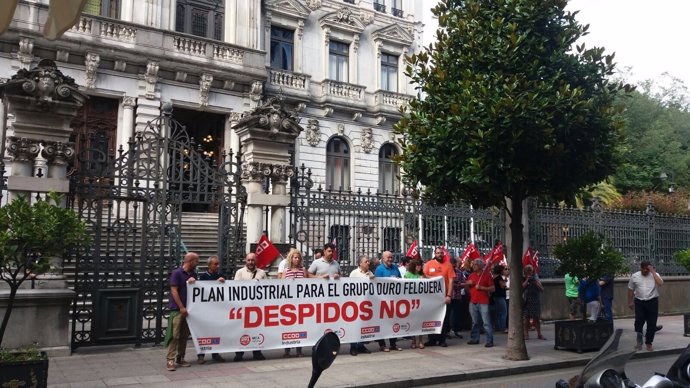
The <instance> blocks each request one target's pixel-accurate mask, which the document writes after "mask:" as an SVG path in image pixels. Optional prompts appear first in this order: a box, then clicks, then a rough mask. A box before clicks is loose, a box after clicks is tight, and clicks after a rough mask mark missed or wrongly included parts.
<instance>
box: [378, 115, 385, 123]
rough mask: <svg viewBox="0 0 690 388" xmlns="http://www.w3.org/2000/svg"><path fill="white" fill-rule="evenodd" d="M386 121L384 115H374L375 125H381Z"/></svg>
mask: <svg viewBox="0 0 690 388" xmlns="http://www.w3.org/2000/svg"><path fill="white" fill-rule="evenodd" d="M385 122H386V116H384V115H378V116H376V125H383V124H384V123H385Z"/></svg>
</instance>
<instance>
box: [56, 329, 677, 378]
mask: <svg viewBox="0 0 690 388" xmlns="http://www.w3.org/2000/svg"><path fill="white" fill-rule="evenodd" d="M659 323H660V324H663V325H664V329H663V330H662V331H661V332H659V333H658V334H657V336H656V339H655V342H654V346H655V350H654V352H652V353H651V354H650V353H648V352H646V351H642V352H641V354H640V356H652V355H655V356H660V355H668V354H680V351H681V350H682V349H684V348H685V347H686V346H687V345H688V343H689V342H690V338H686V337H684V336H683V317H682V316H668V317H661V318H660V320H659ZM632 326H633V324H632V319H619V320H616V327H620V328H625V329H628V328H630V329H632ZM543 331H544V335H545V336H546V337H547V339H548V340H547V341H541V340H536V339H531V340H529V341H527V347H528V351H529V354H530V357H531V360H529V361H520V362H511V361H505V360H503V359H502V358H501V356H502V355H503V354H504V352H505V348H504V347H505V344H506V340H507V338H506V335H505V334H497V335H496V337H495V343H496V346H495V347H494V348H491V349H487V348H484V347H483V346H482V347H474V346H470V345H467V343H466V342H467V337H468V336H467V335H466V336H465V339H462V340H461V339H454V340H450V341H449V346H448V347H447V348H439V347H433V348H426V349H423V350H419V349H415V350H412V349H409V341H402V342H401V345H402V346H403V347H404V348H405V349H404V351H402V352H390V353H381V352H378V350H375V349H376V348H377V346H376V344H369V348H370V349H371V350H372V354H360V355H358V356H357V357H352V356H350V355H349V354H348V350H349V346H347V345H345V346H343V347H341V352H340V355H339V356H338V358H337V359H336V360H335V362H334V363H333V365H332V366H331V368H330V369H328V370H326V371H325V372H324V373H323V375H322V376H321V379H320V380H319V383H318V384H317V386H321V387H347V386H360V387H361V386H370V387H405V386H419V385H428V384H443V383H452V382H462V381H467V380H471V379H480V378H487V377H498V376H506V375H515V374H522V373H527V372H535V371H540V370H541V371H543V370H550V369H556V368H568V367H574V366H579V365H584V363H586V362H587V361H588V360H589V359H590V358H591V357H592V356H593V355H594V354H595V353H583V354H577V353H576V352H572V351H565V350H554V348H553V344H554V342H553V338H554V325H553V324H546V325H544V329H543ZM463 334H467V333H463ZM305 350H306V349H305ZM265 354H266V357H267V360H266V361H251V360H247V361H244V362H239V363H234V362H226V363H223V364H218V363H214V362H211V361H209V362H207V363H206V364H205V365H197V364H196V363H193V364H192V366H191V367H190V368H178V369H177V371H175V372H168V371H166V370H165V350H164V349H163V348H162V347H145V348H140V349H135V348H132V347H108V348H93V349H79V351H78V352H76V353H75V354H73V355H72V356H70V357H53V358H51V359H50V369H49V376H48V382H49V385H50V386H51V387H56V388H58V387H59V388H67V387H114V386H118V387H166V388H174V387H254V388H256V387H259V386H260V387H304V386H306V385H307V383H308V382H309V378H310V376H311V358H310V357H304V358H290V359H284V358H282V357H281V356H282V350H272V351H267V352H265ZM306 354H307V355H310V352H309V351H307V352H306ZM207 358H208V359H210V357H207ZM245 358H246V359H251V354H250V353H248V354H245ZM195 359H196V357H195V353H194V349H193V348H192V347H191V346H190V347H189V348H188V356H187V360H188V361H195ZM226 359H232V355H226Z"/></svg>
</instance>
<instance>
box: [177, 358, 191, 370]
mask: <svg viewBox="0 0 690 388" xmlns="http://www.w3.org/2000/svg"><path fill="white" fill-rule="evenodd" d="M177 366H181V367H183V368H189V367H190V366H192V364H190V363H188V362H187V361H185V360H184V358H180V359H178V360H177Z"/></svg>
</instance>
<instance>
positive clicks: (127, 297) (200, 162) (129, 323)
mask: <svg viewBox="0 0 690 388" xmlns="http://www.w3.org/2000/svg"><path fill="white" fill-rule="evenodd" d="M97 140H98V139H92V142H91V144H92V145H97V144H98V141H97ZM103 149H104V148H103V147H94V148H90V149H87V150H83V151H82V152H80V155H78V163H77V165H76V166H75V173H74V174H73V176H72V184H71V206H72V208H73V209H74V210H75V211H77V212H78V213H79V215H80V216H81V218H82V219H83V220H84V221H85V222H86V223H87V225H88V226H89V227H90V231H91V234H92V236H93V244H92V246H91V247H90V249H88V250H87V251H85V252H81V254H79V255H77V257H76V258H75V261H74V262H73V263H71V266H72V267H73V268H74V271H75V272H74V275H73V276H74V290H75V292H76V297H75V301H74V305H73V310H72V348H73V349H74V348H77V347H80V346H89V345H101V344H109V343H133V344H136V345H139V344H141V343H146V342H154V343H159V342H162V340H163V338H164V330H165V324H166V323H167V316H168V308H167V300H168V292H169V286H168V277H169V274H170V272H171V271H172V270H173V269H174V268H176V267H177V266H179V264H180V262H181V258H182V256H183V252H182V247H181V240H180V233H181V227H182V223H181V213H182V206H183V205H185V204H207V205H209V207H210V208H211V209H213V211H217V212H218V215H219V226H218V252H219V257H220V259H221V265H222V267H223V269H224V270H225V272H226V273H228V275H231V274H232V273H233V272H234V270H235V267H236V265H237V263H238V258H240V257H241V254H242V252H243V249H244V241H243V240H244V235H243V228H242V223H243V212H244V204H245V202H246V194H245V192H244V188H243V187H242V186H241V184H240V179H239V153H238V154H237V155H232V154H230V155H226V154H223V155H221V161H220V162H218V163H217V162H215V161H213V160H209V159H206V158H205V157H204V156H203V155H202V154H201V152H199V150H198V149H197V145H196V144H195V142H194V139H192V138H190V137H189V135H188V134H187V132H186V130H185V128H184V127H183V126H182V125H180V124H179V123H178V122H177V121H175V120H173V119H172V117H171V109H169V108H168V109H164V114H163V115H162V116H160V117H159V118H157V119H155V120H154V121H152V122H150V123H148V125H147V126H146V129H145V130H144V131H142V132H140V133H138V134H137V135H136V137H135V138H133V139H130V141H129V143H128V144H127V145H126V147H123V146H120V149H119V150H118V154H117V155H116V156H111V155H108V153H106V152H104V151H103ZM106 149H107V148H106ZM69 266H70V263H67V265H66V267H69Z"/></svg>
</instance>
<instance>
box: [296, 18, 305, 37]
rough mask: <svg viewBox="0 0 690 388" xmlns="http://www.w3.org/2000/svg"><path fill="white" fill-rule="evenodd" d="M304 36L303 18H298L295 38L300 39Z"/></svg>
mask: <svg viewBox="0 0 690 388" xmlns="http://www.w3.org/2000/svg"><path fill="white" fill-rule="evenodd" d="M302 36H304V20H302V19H300V20H298V21H297V38H298V39H300V40H302Z"/></svg>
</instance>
